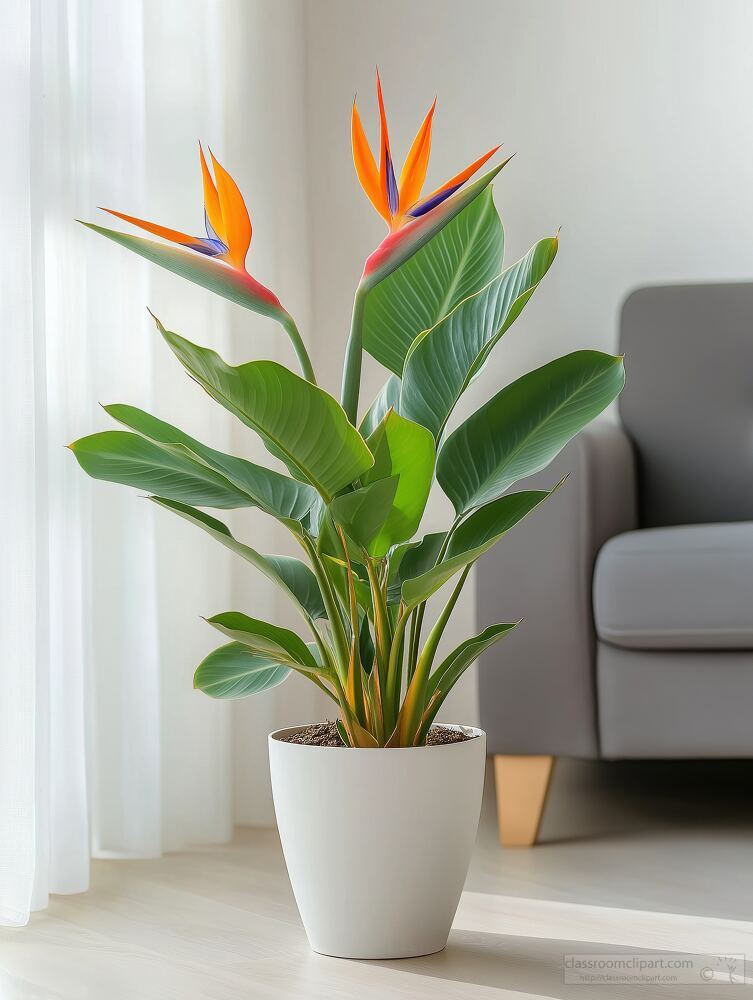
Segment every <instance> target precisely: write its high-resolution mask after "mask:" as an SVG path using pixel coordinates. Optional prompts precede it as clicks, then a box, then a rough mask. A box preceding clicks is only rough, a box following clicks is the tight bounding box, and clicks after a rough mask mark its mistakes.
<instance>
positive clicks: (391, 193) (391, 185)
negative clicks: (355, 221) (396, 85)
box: [376, 70, 399, 215]
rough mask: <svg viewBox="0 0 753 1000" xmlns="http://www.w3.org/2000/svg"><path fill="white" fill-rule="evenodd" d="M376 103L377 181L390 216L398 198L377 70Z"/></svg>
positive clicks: (395, 209) (396, 206) (395, 210)
mask: <svg viewBox="0 0 753 1000" xmlns="http://www.w3.org/2000/svg"><path fill="white" fill-rule="evenodd" d="M376 78H377V101H378V102H379V181H380V183H381V186H382V194H383V195H384V199H385V201H386V202H387V205H388V206H389V209H390V214H391V215H395V214H396V213H397V208H398V202H399V196H398V193H397V181H396V180H395V168H394V167H393V165H392V156H391V155H390V135H389V131H388V129H387V115H386V114H385V111H384V98H383V97H382V81H381V80H380V79H379V70H377V76H376Z"/></svg>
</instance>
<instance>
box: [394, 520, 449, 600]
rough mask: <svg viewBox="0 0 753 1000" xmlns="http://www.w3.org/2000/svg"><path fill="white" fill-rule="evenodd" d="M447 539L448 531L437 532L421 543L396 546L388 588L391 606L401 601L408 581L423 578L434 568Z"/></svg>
mask: <svg viewBox="0 0 753 1000" xmlns="http://www.w3.org/2000/svg"><path fill="white" fill-rule="evenodd" d="M446 537H447V532H446V531H436V532H432V533H430V534H428V535H424V537H423V538H422V539H421V540H420V541H416V542H404V543H403V544H402V545H396V546H395V548H394V549H393V551H392V553H391V555H390V576H389V583H388V587H387V600H388V601H389V603H390V604H396V603H397V602H398V601H399V600H400V598H401V592H402V587H403V584H404V583H405V581H406V580H412V579H413V578H414V577H416V576H421V574H422V573H426V572H427V571H428V570H430V569H431V568H432V566H434V564H435V563H436V561H437V559H438V557H439V552H440V549H441V548H442V545H443V543H444V540H445V538H446Z"/></svg>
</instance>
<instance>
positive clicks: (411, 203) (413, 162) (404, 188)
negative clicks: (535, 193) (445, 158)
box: [351, 71, 499, 233]
mask: <svg viewBox="0 0 753 1000" xmlns="http://www.w3.org/2000/svg"><path fill="white" fill-rule="evenodd" d="M376 86H377V102H378V105H379V165H377V162H376V160H375V158H374V155H373V153H372V152H371V148H370V146H369V143H368V140H367V139H366V134H365V132H364V129H363V125H362V123H361V116H360V115H359V113H358V106H357V104H356V102H355V101H353V113H352V117H351V140H352V144H353V162H354V164H355V168H356V173H357V175H358V180H359V181H360V182H361V187H362V188H363V189H364V191H365V192H366V196H367V197H368V199H369V201H370V202H371V204H372V205H373V206H374V208H375V209H376V210H377V212H379V214H380V215H381V216H382V218H383V219H384V220H385V222H386V223H387V225H388V226H389V227H390V232H391V233H394V232H396V231H397V230H399V229H401V228H402V227H403V226H404V225H405V224H406V223H409V222H410V221H411V220H413V219H419V218H421V217H422V216H424V215H427V214H428V213H429V212H431V211H432V210H433V209H435V208H438V207H439V206H440V205H441V204H442V203H443V202H444V201H446V200H447V199H448V198H450V197H451V196H452V195H453V194H455V192H456V191H458V190H460V188H461V187H462V186H463V184H465V182H466V181H467V180H469V178H471V177H472V176H473V175H474V174H475V173H476V171H477V170H479V169H480V168H481V167H482V166H483V165H484V164H485V163H486V161H487V160H489V159H491V157H492V156H494V154H495V153H496V152H497V150H498V149H499V146H494V147H493V148H492V149H490V150H488V152H486V153H484V154H483V156H479V158H478V159H477V160H474V161H473V163H471V164H470V165H469V166H467V167H466V168H465V169H464V170H461V171H460V173H459V174H455V176H454V177H451V178H450V179H449V180H448V181H446V182H445V183H444V184H442V185H441V187H438V188H437V189H436V190H435V191H432V192H431V193H430V194H428V195H426V196H424V197H423V198H422V197H421V191H422V189H423V186H424V181H425V180H426V170H427V167H428V165H429V155H430V153H431V130H432V124H433V122H434V111H435V109H436V105H437V101H436V98H435V99H434V102H433V104H432V105H431V107H430V108H429V110H428V111H427V113H426V116H425V118H424V120H423V122H422V123H421V127H420V128H419V130H418V132H417V133H416V137H415V139H414V140H413V143H412V145H411V147H410V150H409V151H408V155H407V156H406V158H405V163H404V164H403V169H402V171H401V172H400V180H399V181H398V180H397V179H396V175H395V167H394V163H393V160H392V153H391V150H390V137H389V131H388V128H387V115H386V114H385V110H384V98H383V96H382V83H381V80H380V79H379V72H378V71H377V79H376Z"/></svg>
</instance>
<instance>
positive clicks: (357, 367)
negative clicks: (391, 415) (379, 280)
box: [340, 288, 365, 427]
mask: <svg viewBox="0 0 753 1000" xmlns="http://www.w3.org/2000/svg"><path fill="white" fill-rule="evenodd" d="M363 294H364V293H363V289H361V288H358V290H357V291H356V296H355V299H354V300H353V316H352V318H351V321H350V336H349V337H348V346H347V348H346V350H345V366H344V368H343V385H342V395H341V398H340V401H341V403H342V407H343V409H344V410H345V413H346V415H347V417H348V420H350V422H351V423H352V424H353V426H354V427H355V426H357V420H358V397H359V394H360V391H361V362H362V360H363V310H364V305H365V300H364V297H363Z"/></svg>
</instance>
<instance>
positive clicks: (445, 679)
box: [423, 622, 518, 732]
mask: <svg viewBox="0 0 753 1000" xmlns="http://www.w3.org/2000/svg"><path fill="white" fill-rule="evenodd" d="M517 624H518V623H517V622H512V623H511V624H509V625H490V626H489V628H487V629H484V631H483V632H481V633H480V634H479V635H474V636H473V637H472V638H470V639H466V640H465V642H461V644H460V645H459V646H458V647H457V648H456V649H454V650H453V651H452V652H451V653H450V655H449V656H448V657H446V659H444V660H443V661H442V662H441V663H440V664H439V666H438V667H437V669H436V670H435V671H434V672H433V673H432V674H431V676H430V677H429V681H428V684H427V690H426V703H427V704H428V703H429V702H430V701H431V699H432V698H433V697H434V695H435V694H437V692H439V693H438V695H437V697H436V700H435V701H434V702H433V703H432V708H431V711H430V713H429V714H428V716H426V717H425V718H424V722H423V729H424V732H426V731H427V730H428V728H429V726H430V725H431V723H432V721H433V719H434V718H435V717H436V715H437V712H439V710H440V708H441V707H442V703H443V702H444V700H445V698H446V697H447V695H448V694H449V693H450V691H451V690H452V689H453V687H454V686H455V685H456V684H457V682H458V681H459V680H460V678H461V677H462V675H463V674H464V673H465V671H466V670H467V669H468V667H470V665H471V664H472V663H473V661H474V660H477V659H478V657H479V656H481V654H482V653H483V652H484V650H486V649H488V648H489V647H490V646H493V645H494V643H495V642H499V640H500V639H501V638H502V637H503V636H505V635H507V633H508V632H510V631H511V630H512V629H514V628H515V626H516V625H517Z"/></svg>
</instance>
